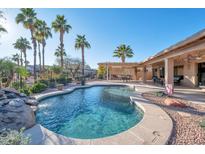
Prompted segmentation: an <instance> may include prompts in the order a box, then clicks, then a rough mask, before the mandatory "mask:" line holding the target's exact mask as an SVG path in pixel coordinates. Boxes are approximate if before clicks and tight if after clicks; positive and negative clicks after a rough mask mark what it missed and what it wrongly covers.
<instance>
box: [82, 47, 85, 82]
mask: <svg viewBox="0 0 205 154" xmlns="http://www.w3.org/2000/svg"><path fill="white" fill-rule="evenodd" d="M84 58H85V57H84V47H82V81H81V82H82V83H81V84H82V85H84V84H85V79H84V75H85V73H84V67H85V61H84Z"/></svg>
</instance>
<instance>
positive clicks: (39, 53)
mask: <svg viewBox="0 0 205 154" xmlns="http://www.w3.org/2000/svg"><path fill="white" fill-rule="evenodd" d="M38 56H39V69H40V73H41V46H40V42H38Z"/></svg>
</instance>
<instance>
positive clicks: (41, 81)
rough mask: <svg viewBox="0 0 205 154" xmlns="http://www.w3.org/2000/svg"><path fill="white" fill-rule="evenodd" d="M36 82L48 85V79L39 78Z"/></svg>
mask: <svg viewBox="0 0 205 154" xmlns="http://www.w3.org/2000/svg"><path fill="white" fill-rule="evenodd" d="M38 82H40V83H43V84H45V85H47V86H49V81H48V80H43V79H42V80H39V81H38Z"/></svg>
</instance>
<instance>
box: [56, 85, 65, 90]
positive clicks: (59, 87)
mask: <svg viewBox="0 0 205 154" xmlns="http://www.w3.org/2000/svg"><path fill="white" fill-rule="evenodd" d="M56 87H57V89H58V90H63V87H64V85H63V84H57V85H56Z"/></svg>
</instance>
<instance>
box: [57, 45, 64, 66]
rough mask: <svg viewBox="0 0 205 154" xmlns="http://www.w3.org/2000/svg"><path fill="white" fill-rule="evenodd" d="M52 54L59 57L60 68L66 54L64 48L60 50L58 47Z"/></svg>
mask: <svg viewBox="0 0 205 154" xmlns="http://www.w3.org/2000/svg"><path fill="white" fill-rule="evenodd" d="M54 55H55V56H56V57H60V61H61V68H62V66H63V63H64V56H66V52H65V49H63V50H61V48H60V47H58V49H56V52H55V53H54Z"/></svg>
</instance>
